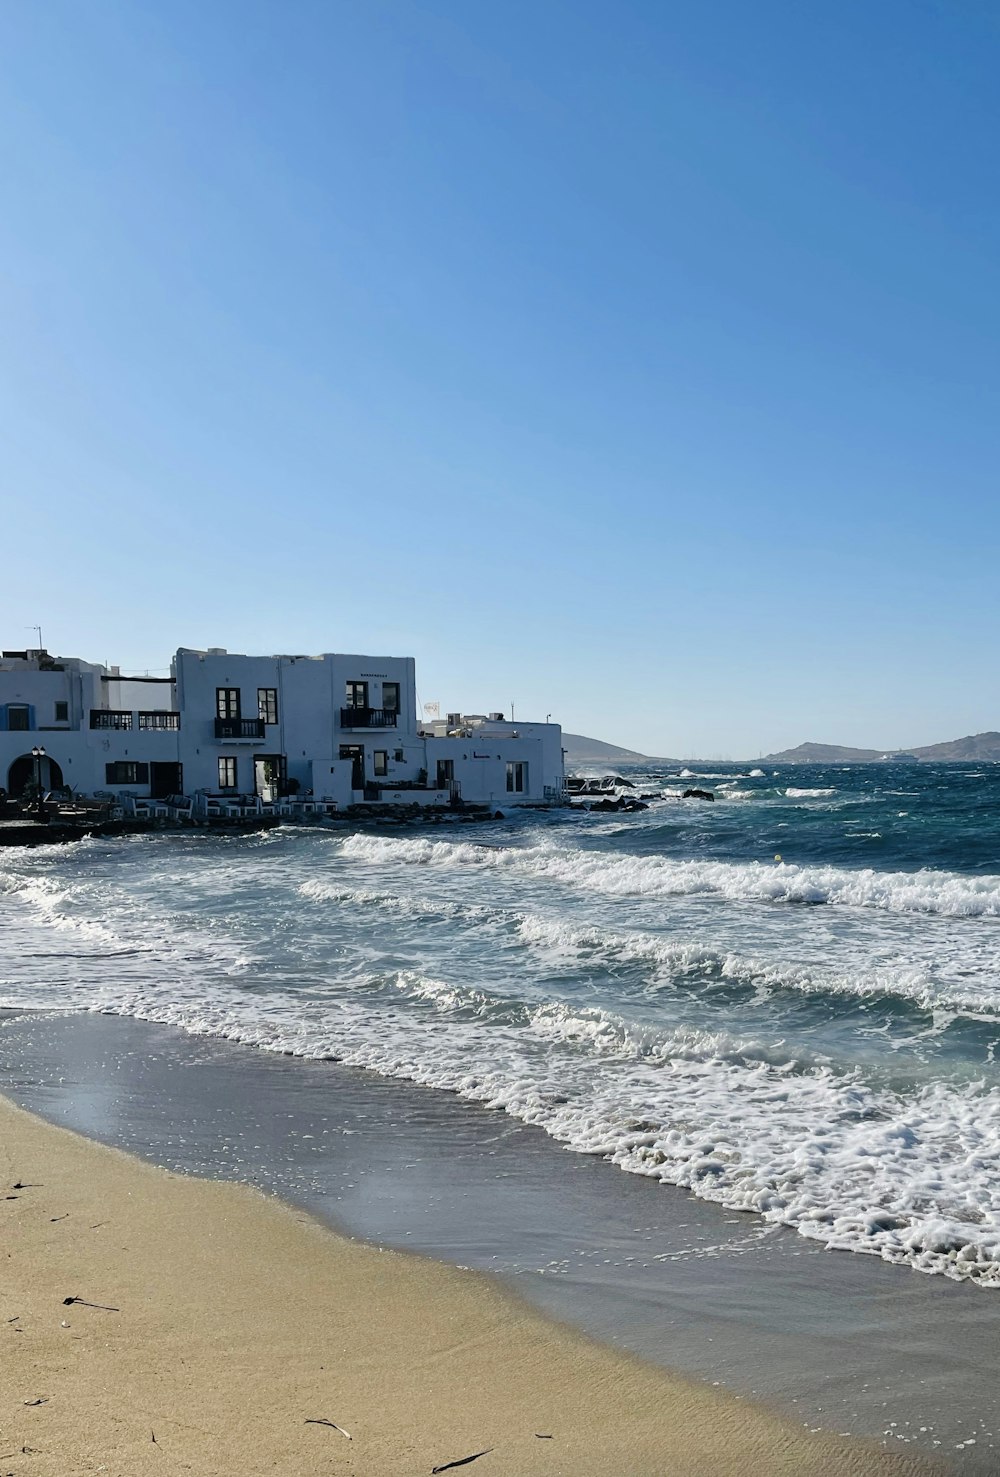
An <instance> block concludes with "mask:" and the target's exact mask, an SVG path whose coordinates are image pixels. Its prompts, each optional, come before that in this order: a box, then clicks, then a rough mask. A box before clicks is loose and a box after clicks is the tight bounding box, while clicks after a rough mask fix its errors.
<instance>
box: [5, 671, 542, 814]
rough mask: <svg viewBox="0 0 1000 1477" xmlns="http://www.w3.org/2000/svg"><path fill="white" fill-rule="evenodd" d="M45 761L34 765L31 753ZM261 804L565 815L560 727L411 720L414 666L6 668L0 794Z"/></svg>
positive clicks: (477, 719) (454, 717) (459, 718)
mask: <svg viewBox="0 0 1000 1477" xmlns="http://www.w3.org/2000/svg"><path fill="white" fill-rule="evenodd" d="M35 748H43V749H44V750H45V754H44V757H42V758H41V759H40V760H39V759H38V758H37V757H35V756H34V755H33V754H32V750H33V749H35ZM39 763H40V764H41V768H42V782H43V784H44V786H45V787H46V788H50V789H51V788H56V787H58V786H60V785H67V786H69V787H70V788H71V789H73V790H74V791H76V792H77V793H78V794H94V793H95V792H101V791H105V792H106V791H110V792H112V793H118V794H120V793H123V792H127V793H130V794H133V795H135V796H137V797H140V796H153V797H157V796H165V795H171V794H188V795H193V794H197V793H204V794H211V795H216V794H221V795H255V794H256V795H260V796H262V797H263V798H264V799H274V798H277V796H278V795H280V794H284V793H286V792H287V791H288V790H291V791H293V792H296V791H297V792H298V793H299V794H306V793H309V792H312V793H313V795H314V796H315V798H316V799H317V800H330V801H336V802H337V804H338V805H339V806H340V807H341V808H346V807H347V806H350V805H365V804H368V805H371V804H390V805H392V804H398V805H412V804H422V805H445V804H450V803H452V802H453V801H455V800H459V799H460V800H462V801H464V802H465V803H467V804H473V805H488V806H491V807H497V806H509V805H528V804H546V803H548V804H552V803H559V802H560V801H561V800H562V798H563V758H562V730H561V729H560V727H559V725H558V724H555V723H518V724H514V723H507V722H504V720H503V716H502V714H499V713H495V714H491V715H490V716H489V717H483V716H481V715H469V716H464V715H462V714H457V713H454V714H451V715H449V718H448V721H447V722H445V723H442V722H434V723H433V724H424V723H421V722H420V721H418V718H417V700H416V679H415V674H414V663H413V659H412V658H411V657H374V656H360V655H356V656H350V655H342V654H339V653H336V654H333V653H327V654H324V655H322V656H244V655H237V654H235V653H231V652H227V651H225V650H223V649H221V648H215V647H213V648H210V649H209V650H208V651H190V650H187V649H185V648H181V649H180V650H179V651H178V652H177V654H176V656H175V658H174V661H173V663H172V668H171V676H170V677H162V678H150V677H123V676H121V674H120V673H119V671H118V669H117V668H116V667H111V668H110V669H109V668H105V667H101V666H97V665H94V664H93V663H89V662H84V661H80V660H78V659H76V658H57V657H51V656H49V655H48V653H46V652H43V651H23V652H9V651H5V652H3V654H2V656H0V785H3V786H5V787H6V789H7V790H8V792H9V793H10V794H11V795H18V794H20V793H21V791H22V790H23V789H24V787H25V785H27V784H29V783H30V782H31V781H32V779H33V778H34V777H35V775H36V773H37V766H38V764H39Z"/></svg>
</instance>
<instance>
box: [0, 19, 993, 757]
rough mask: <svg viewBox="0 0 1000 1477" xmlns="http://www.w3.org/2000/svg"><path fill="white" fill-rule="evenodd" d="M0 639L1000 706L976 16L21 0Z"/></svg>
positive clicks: (505, 696)
mask: <svg viewBox="0 0 1000 1477" xmlns="http://www.w3.org/2000/svg"><path fill="white" fill-rule="evenodd" d="M0 20H2V35H3V44H2V48H0V157H2V174H0V185H2V209H0V375H2V381H0V478H2V483H0V486H2V499H3V510H2V530H3V561H2V566H0V640H2V643H3V645H5V646H18V645H22V644H23V643H25V642H28V643H30V642H32V641H33V639H34V638H33V637H32V635H31V634H30V633H29V632H28V631H27V630H26V627H27V626H28V625H29V624H32V623H35V622H41V623H42V625H43V629H44V637H45V641H46V644H47V645H48V646H49V647H50V649H53V650H58V651H60V652H63V653H70V654H78V655H81V656H85V657H88V658H92V659H110V660H113V661H120V662H121V663H122V664H123V665H126V666H130V667H137V668H139V669H150V670H153V669H156V668H160V667H164V666H165V665H166V664H167V662H168V660H169V654H170V652H171V651H172V649H173V648H174V647H175V646H177V645H189V646H205V645H219V646H228V647H229V648H231V649H233V650H251V651H257V650H260V651H320V650H355V649H360V650H368V651H389V652H395V653H412V654H414V655H416V657H417V660H418V680H419V688H420V694H421V696H422V698H424V699H425V700H427V699H439V700H440V701H441V703H442V705H443V706H446V707H447V708H465V709H466V710H467V711H482V710H484V709H487V708H493V707H507V708H509V706H510V704H511V702H513V703H514V704H515V705H516V711H517V713H518V714H519V715H521V716H523V717H528V716H532V717H544V716H545V715H546V713H549V712H551V713H552V714H553V715H554V716H555V717H557V718H558V719H559V720H561V721H562V722H563V724H564V726H565V727H567V728H569V729H574V730H577V731H583V732H586V733H591V734H593V735H595V736H597V737H601V738H605V739H608V740H611V741H615V742H619V743H625V744H628V745H631V746H634V747H639V748H643V749H646V750H647V751H650V752H657V753H666V754H679V755H680V756H682V757H684V756H687V755H692V754H700V755H723V754H731V755H737V756H741V755H748V754H756V753H757V752H758V751H761V750H767V749H770V748H774V747H778V746H785V745H789V744H794V743H798V742H799V741H801V740H803V739H818V740H827V741H831V742H843V743H872V744H875V745H890V744H891V745H897V744H904V743H907V744H916V743H920V742H931V741H934V740H936V739H943V738H948V737H953V736H956V735H958V734H961V733H966V732H971V731H977V730H980V729H984V728H991V727H992V728H996V727H1000V691H998V682H997V645H998V643H997V634H998V632H997V605H998V586H1000V563H998V554H1000V497H998V471H1000V413H998V412H1000V404H998V400H1000V291H998V263H1000V195H998V190H997V159H998V148H1000V127H998V112H1000V101H998V98H1000V91H998V87H997V77H998V75H1000V8H998V7H997V5H996V4H995V3H994V0H981V3H980V0H906V3H903V0H879V3H877V4H873V3H871V0H838V3H836V4H808V3H807V4H803V3H801V0H780V3H779V0H755V3H753V4H749V3H747V0H706V3H703V4H687V3H684V4H682V3H673V0H648V3H645V0H644V3H638V0H623V3H617V4H608V3H607V0H599V3H593V0H572V3H563V0H530V3H527V0H501V3H495V4H491V3H486V0H420V3H410V0H398V3H394V4H383V3H379V0H351V3H339V0H322V3H312V0H293V3H288V4H279V3H278V0H272V3H267V4H262V3H256V0H240V3H239V4H236V3H229V0H225V3H224V0H215V3H212V0H208V3H206V0H198V3H192V0H170V3H168V4H162V3H160V0H155V3H153V0H128V3H118V0H99V3H90V4H80V3H78V0H45V3H42V4H24V3H21V0H4V3H3V4H2V5H0Z"/></svg>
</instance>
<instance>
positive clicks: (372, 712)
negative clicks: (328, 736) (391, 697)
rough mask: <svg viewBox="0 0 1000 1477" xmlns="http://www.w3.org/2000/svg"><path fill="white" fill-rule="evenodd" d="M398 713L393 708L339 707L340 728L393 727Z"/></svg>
mask: <svg viewBox="0 0 1000 1477" xmlns="http://www.w3.org/2000/svg"><path fill="white" fill-rule="evenodd" d="M398 718H399V714H398V713H397V712H396V710H395V709H394V708H341V710H340V726H341V728H395V727H396V722H397V720H398Z"/></svg>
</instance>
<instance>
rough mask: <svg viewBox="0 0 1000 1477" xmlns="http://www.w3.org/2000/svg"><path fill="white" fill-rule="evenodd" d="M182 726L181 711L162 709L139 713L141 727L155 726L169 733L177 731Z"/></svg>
mask: <svg viewBox="0 0 1000 1477" xmlns="http://www.w3.org/2000/svg"><path fill="white" fill-rule="evenodd" d="M180 726H181V715H180V713H165V712H163V710H162V709H161V710H160V711H159V712H152V713H140V714H139V727H140V728H155V729H160V730H165V731H166V732H168V733H176V732H177V730H178V729H179V728H180Z"/></svg>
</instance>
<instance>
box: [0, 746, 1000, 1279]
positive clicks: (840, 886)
mask: <svg viewBox="0 0 1000 1477" xmlns="http://www.w3.org/2000/svg"><path fill="white" fill-rule="evenodd" d="M626 773H627V775H628V777H629V778H630V779H632V780H633V781H634V782H635V784H636V786H637V787H638V789H639V790H640V791H642V792H644V793H647V794H651V795H655V796H656V797H657V798H655V799H654V800H652V801H651V802H650V807H649V809H648V810H647V811H645V812H643V813H641V814H636V815H618V814H590V815H581V814H572V815H571V814H566V813H547V814H546V813H539V812H528V813H525V814H522V815H517V816H513V817H511V818H509V819H508V820H507V821H504V822H495V823H492V824H490V825H488V826H476V827H471V826H461V825H456V826H454V827H437V828H434V829H433V830H430V831H427V832H426V833H424V832H419V831H414V830H411V829H405V830H402V829H392V830H386V831H385V832H384V833H382V834H376V833H373V832H365V833H358V834H347V833H345V832H342V831H321V830H311V829H310V830H304V829H294V828H290V827H289V828H282V829H280V830H277V831H273V832H269V833H265V834H261V835H258V836H253V837H225V836H208V835H166V834H164V835H159V836H150V837H144V838H138V839H132V840H127V841H90V842H86V843H83V844H82V845H79V846H75V847H62V848H60V847H48V848H42V849H39V850H37V851H32V852H27V851H14V850H11V851H7V852H4V853H0V926H2V930H3V933H2V938H3V957H2V964H0V1005H9V1006H14V1007H28V1008H42V1009H52V1008H56V1009H77V1010H81V1009H82V1010H105V1011H112V1012H117V1013H121V1014H126V1015H135V1016H139V1017H144V1018H148V1019H155V1020H160V1021H164V1022H167V1023H170V1024H173V1025H176V1026H178V1027H180V1028H182V1029H184V1030H187V1031H190V1032H197V1033H206V1034H212V1035H220V1036H226V1037H229V1038H231V1039H237V1040H241V1041H245V1042H247V1043H248V1044H249V1043H252V1044H255V1045H258V1046H261V1047H264V1048H267V1049H270V1050H281V1051H287V1052H291V1053H293V1054H297V1055H301V1056H306V1057H314V1058H315V1057H336V1058H339V1059H341V1060H343V1061H346V1062H349V1063H353V1064H355V1065H359V1066H364V1067H367V1068H370V1069H372V1070H374V1071H377V1072H380V1073H382V1074H383V1075H386V1076H390V1077H391V1076H396V1077H408V1078H412V1079H415V1080H417V1081H419V1082H423V1083H426V1084H428V1085H431V1086H434V1087H437V1088H439V1089H442V1090H448V1091H452V1092H457V1093H460V1094H462V1095H463V1096H465V1097H468V1098H471V1099H475V1100H478V1101H481V1102H483V1103H486V1104H489V1105H491V1106H493V1107H495V1108H502V1109H505V1110H506V1111H508V1112H510V1113H511V1114H513V1115H515V1116H516V1117H518V1118H521V1119H523V1120H525V1121H528V1122H532V1123H536V1124H538V1125H540V1126H541V1127H542V1128H544V1129H545V1130H546V1131H547V1132H548V1133H550V1134H551V1135H553V1136H554V1137H555V1138H556V1139H558V1140H560V1141H562V1142H563V1143H565V1144H566V1145H567V1146H568V1147H569V1148H572V1149H576V1150H578V1151H581V1152H586V1153H591V1154H599V1155H604V1156H606V1157H608V1158H609V1159H610V1160H611V1161H612V1162H613V1163H614V1164H616V1165H618V1166H619V1167H620V1168H621V1169H623V1170H626V1171H630V1172H634V1173H639V1174H644V1175H647V1176H651V1177H654V1178H658V1179H661V1180H663V1181H665V1182H668V1183H672V1184H676V1185H681V1186H684V1187H686V1188H687V1189H688V1190H690V1191H691V1192H693V1193H694V1194H695V1195H698V1196H700V1197H702V1198H706V1199H712V1200H716V1201H719V1202H721V1203H723V1204H725V1205H728V1206H730V1207H733V1208H737V1209H740V1210H744V1211H747V1212H748V1213H749V1214H750V1215H752V1216H755V1217H758V1218H764V1219H765V1220H768V1221H772V1222H781V1223H784V1224H787V1225H789V1226H791V1227H793V1228H794V1229H796V1230H797V1231H799V1232H800V1233H801V1234H803V1235H805V1236H808V1237H810V1238H815V1239H819V1240H820V1241H822V1242H823V1243H824V1244H827V1245H830V1246H831V1247H832V1248H839V1249H843V1250H846V1251H852V1252H869V1253H874V1254H877V1255H880V1256H882V1257H885V1258H886V1259H888V1260H892V1261H898V1262H902V1263H907V1264H910V1265H912V1266H914V1267H917V1268H920V1269H921V1270H923V1271H926V1272H930V1273H939V1274H940V1273H943V1274H946V1275H948V1276H950V1277H956V1278H962V1279H974V1280H977V1281H979V1282H980V1283H982V1284H983V1285H985V1286H989V1287H996V1286H1000V1172H998V1171H1000V1086H998V1080H997V1071H998V1069H997V1065H996V1062H995V1051H996V1047H997V1043H998V1042H1000V969H998V950H997V944H998V941H1000V767H997V768H994V767H992V766H976V765H969V766H942V767H932V766H921V765H915V764H885V765H877V766H864V767H853V768H836V769H819V768H816V767H812V766H810V767H808V768H801V769H793V768H790V767H784V768H781V769H780V770H775V769H773V768H772V767H767V766H761V768H760V769H756V768H755V769H749V768H744V769H737V768H736V767H734V766H726V765H720V766H718V767H709V766H705V765H699V766H692V768H691V771H690V772H687V773H683V774H678V773H677V771H667V770H648V769H647V770H642V769H640V768H632V769H630V770H628V771H626ZM693 784H698V785H700V786H702V787H704V788H708V789H711V790H712V791H713V792H714V793H715V795H716V797H717V798H716V800H715V802H714V803H708V802H699V801H685V800H683V799H681V798H680V793H681V791H682V790H683V789H684V788H686V787H687V786H690V785H693ZM779 858H780V859H779ZM607 1183H608V1185H609V1187H610V1188H609V1190H608V1193H613V1186H614V1183H615V1180H614V1176H613V1175H609V1176H608V1181H607Z"/></svg>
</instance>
